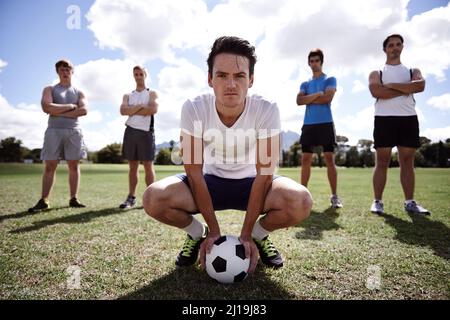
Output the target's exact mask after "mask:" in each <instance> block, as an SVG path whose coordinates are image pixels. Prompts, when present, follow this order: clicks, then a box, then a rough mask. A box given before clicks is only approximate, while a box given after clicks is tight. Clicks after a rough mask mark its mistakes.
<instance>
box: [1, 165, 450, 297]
mask: <svg viewBox="0 0 450 320" xmlns="http://www.w3.org/2000/svg"><path fill="white" fill-rule="evenodd" d="M127 170H128V168H127V165H98V164H94V165H86V164H83V165H82V166H81V171H82V174H81V188H80V194H79V198H80V200H81V201H82V202H83V203H85V204H87V205H88V207H87V208H84V209H72V208H69V207H68V183H67V179H68V177H67V169H66V166H60V167H59V168H58V172H57V178H56V184H55V186H54V189H53V192H52V196H51V205H52V210H49V211H46V212H43V213H38V214H29V213H28V212H27V208H28V207H30V206H32V205H34V204H35V203H36V201H37V200H38V199H39V196H40V188H41V174H42V165H39V164H34V165H25V164H0V299H80V298H81V299H294V300H297V299H450V170H449V169H417V170H416V199H417V200H418V201H419V202H420V203H421V204H422V205H423V206H425V207H426V208H428V209H429V210H430V211H431V212H432V215H431V216H430V217H420V216H409V215H408V214H406V213H405V212H404V211H403V201H402V199H403V195H402V191H401V187H400V182H399V170H398V169H390V171H389V178H388V183H387V186H386V191H385V197H384V198H385V199H384V203H385V210H386V214H385V215H384V216H376V215H374V214H371V213H370V212H369V210H368V209H369V207H370V204H371V201H372V184H371V177H372V169H345V168H339V169H338V175H339V180H338V188H339V191H340V192H339V193H340V196H341V197H342V199H343V203H344V208H342V209H339V211H333V210H331V209H329V202H328V198H329V188H328V182H327V180H326V171H325V169H324V168H320V169H319V168H315V169H313V171H312V176H311V180H310V181H311V182H310V186H309V187H310V188H309V189H310V191H311V193H312V195H313V197H314V201H315V204H314V207H313V212H312V214H311V216H310V218H309V219H308V220H306V221H305V222H303V223H302V224H300V225H298V226H296V227H292V228H289V229H286V230H278V231H276V232H275V233H273V234H272V235H271V237H272V239H273V241H274V243H275V244H276V246H277V248H278V249H279V250H280V251H281V253H282V254H283V256H284V258H285V267H284V268H282V269H280V270H269V269H265V268H264V267H263V266H262V265H258V267H257V271H256V272H255V274H254V275H252V276H251V277H249V278H247V279H246V280H245V281H244V282H242V283H238V284H233V285H222V284H218V283H216V282H215V281H213V280H211V279H210V278H209V277H208V275H207V274H206V272H203V271H201V270H200V269H199V268H197V267H195V268H194V267H193V268H188V269H182V270H179V269H177V268H175V264H174V260H175V257H176V255H177V254H178V252H179V250H180V248H181V245H182V243H183V240H184V237H185V234H184V233H183V232H181V231H178V230H176V229H174V228H170V227H167V226H164V225H162V224H160V223H158V222H156V221H154V220H152V219H151V218H149V217H148V216H147V215H146V214H145V213H144V211H143V210H142V206H141V202H140V200H141V199H140V198H141V197H139V203H138V207H137V208H134V209H132V210H129V211H122V210H120V209H118V205H119V204H120V203H121V202H122V201H123V200H124V198H125V196H126V194H127ZM141 170H142V169H141ZM180 171H182V167H175V166H159V167H157V168H156V172H157V178H158V179H161V178H163V177H166V176H168V175H172V174H174V173H176V172H180ZM279 174H282V175H286V176H289V177H291V178H293V179H296V180H298V175H299V168H292V169H281V170H280V171H279ZM143 191H144V187H143V172H142V171H141V181H140V187H139V189H138V194H139V195H142V192H143ZM218 220H219V223H220V225H221V230H222V233H223V234H235V235H238V234H239V231H240V227H241V224H242V221H243V213H242V212H238V211H232V210H230V211H223V212H218Z"/></svg>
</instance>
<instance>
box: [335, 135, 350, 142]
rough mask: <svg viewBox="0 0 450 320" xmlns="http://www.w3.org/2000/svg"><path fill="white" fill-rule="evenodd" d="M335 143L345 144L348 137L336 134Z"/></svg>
mask: <svg viewBox="0 0 450 320" xmlns="http://www.w3.org/2000/svg"><path fill="white" fill-rule="evenodd" d="M336 142H337V144H345V143H347V142H348V138H347V137H346V136H336Z"/></svg>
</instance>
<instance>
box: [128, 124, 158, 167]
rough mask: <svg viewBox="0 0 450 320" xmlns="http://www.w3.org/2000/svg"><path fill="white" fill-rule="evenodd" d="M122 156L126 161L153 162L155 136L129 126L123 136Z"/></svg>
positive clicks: (151, 132) (150, 132)
mask: <svg viewBox="0 0 450 320" xmlns="http://www.w3.org/2000/svg"><path fill="white" fill-rule="evenodd" d="M122 156H123V158H124V159H126V160H138V161H153V160H154V159H155V134H154V133H153V130H150V131H144V130H139V129H135V128H132V127H129V126H127V128H126V129H125V133H124V135H123V144H122Z"/></svg>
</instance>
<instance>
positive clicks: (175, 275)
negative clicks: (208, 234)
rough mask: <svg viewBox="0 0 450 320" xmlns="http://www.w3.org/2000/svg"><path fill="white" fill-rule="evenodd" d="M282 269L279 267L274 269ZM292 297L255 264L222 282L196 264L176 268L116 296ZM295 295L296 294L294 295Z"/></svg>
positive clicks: (178, 297) (169, 297)
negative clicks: (249, 272) (250, 271)
mask: <svg viewBox="0 0 450 320" xmlns="http://www.w3.org/2000/svg"><path fill="white" fill-rule="evenodd" d="M275 272H281V271H275ZM293 298H294V297H293V296H292V295H291V294H290V293H289V292H288V291H286V290H285V289H283V288H282V287H281V286H280V285H278V284H277V283H276V282H274V281H272V280H270V279H269V278H268V275H267V274H266V272H265V270H264V267H263V266H261V265H258V267H257V268H256V271H255V273H254V274H253V275H250V276H249V277H247V279H245V280H244V281H243V282H238V283H234V284H221V283H218V282H216V281H215V280H213V279H211V278H210V277H209V276H208V275H207V274H206V271H201V270H200V269H199V268H176V269H174V270H173V271H171V272H170V273H169V274H167V275H166V276H164V277H161V278H159V279H157V280H154V281H152V282H151V283H150V284H148V285H146V286H144V287H142V288H140V289H138V290H137V291H135V292H131V293H129V294H126V295H124V296H122V297H119V298H118V300H242V299H245V300H253V299H258V300H264V299H273V300H276V299H278V300H282V299H293ZM296 299H298V297H297V298H296Z"/></svg>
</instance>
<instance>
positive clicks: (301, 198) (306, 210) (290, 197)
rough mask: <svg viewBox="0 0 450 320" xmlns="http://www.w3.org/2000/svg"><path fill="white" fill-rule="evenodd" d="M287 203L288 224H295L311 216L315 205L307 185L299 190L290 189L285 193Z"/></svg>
mask: <svg viewBox="0 0 450 320" xmlns="http://www.w3.org/2000/svg"><path fill="white" fill-rule="evenodd" d="M283 198H284V203H285V204H286V213H287V220H288V221H287V224H289V225H295V224H297V223H299V222H301V221H303V220H305V219H306V218H308V217H309V214H310V212H311V208H312V206H313V199H312V196H311V194H310V192H309V191H308V189H306V188H305V187H303V186H301V188H299V189H298V190H288V191H287V192H286V194H285V195H284V197H283Z"/></svg>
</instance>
